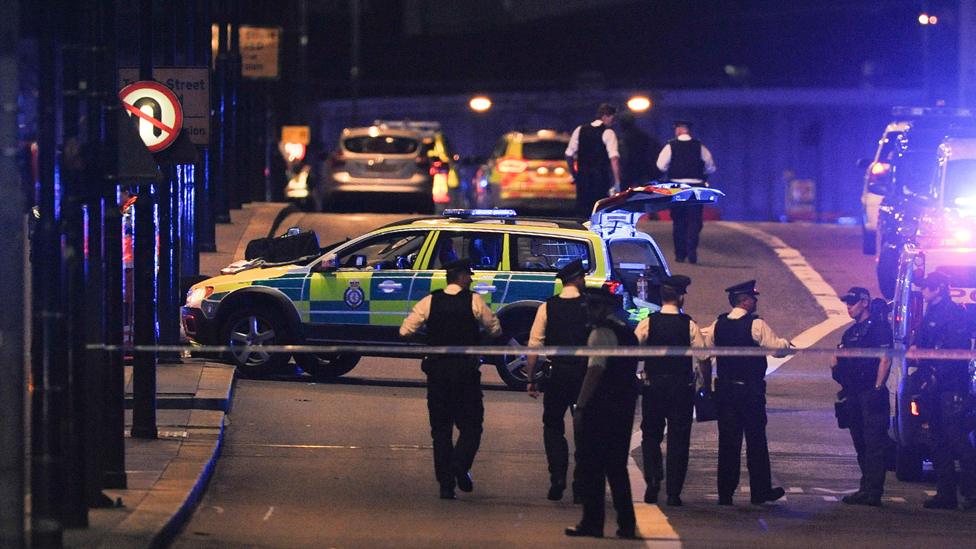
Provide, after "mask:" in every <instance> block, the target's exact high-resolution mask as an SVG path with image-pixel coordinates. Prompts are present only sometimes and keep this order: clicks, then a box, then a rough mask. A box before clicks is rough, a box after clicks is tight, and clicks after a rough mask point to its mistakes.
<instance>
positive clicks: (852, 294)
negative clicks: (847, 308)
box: [840, 286, 871, 305]
mask: <svg viewBox="0 0 976 549" xmlns="http://www.w3.org/2000/svg"><path fill="white" fill-rule="evenodd" d="M862 299H864V300H867V301H871V292H869V291H868V290H867V288H862V287H860V286H854V287H853V288H851V289H850V290H847V293H846V294H844V295H842V296H840V300H841V301H843V302H844V303H847V304H848V305H854V304H856V303H858V302H859V301H861V300H862Z"/></svg>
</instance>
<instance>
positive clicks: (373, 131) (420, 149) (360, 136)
mask: <svg viewBox="0 0 976 549" xmlns="http://www.w3.org/2000/svg"><path fill="white" fill-rule="evenodd" d="M431 142H432V138H430V137H429V136H426V135H425V134H424V132H420V131H417V130H415V129H411V128H391V127H388V126H387V125H374V126H369V127H364V128H347V129H345V130H343V131H342V135H341V136H340V137H339V146H338V147H337V149H336V150H335V152H333V153H332V154H331V155H330V156H329V158H328V159H327V160H326V161H325V166H323V169H322V177H321V179H320V181H319V185H318V186H317V189H316V192H315V195H316V196H314V200H315V206H316V209H318V210H319V211H322V210H328V209H332V208H333V205H334V204H335V201H336V200H337V199H338V198H340V195H341V196H342V197H347V196H349V195H359V196H360V197H362V198H366V199H367V200H379V201H390V200H401V199H403V198H406V199H407V200H409V201H410V206H411V207H412V208H414V209H419V210H420V211H423V212H433V211H434V202H433V172H434V171H435V170H434V169H433V168H434V167H432V165H431V163H432V159H431V156H430V155H429V154H428V152H429V150H430V148H431V145H430V143H431Z"/></svg>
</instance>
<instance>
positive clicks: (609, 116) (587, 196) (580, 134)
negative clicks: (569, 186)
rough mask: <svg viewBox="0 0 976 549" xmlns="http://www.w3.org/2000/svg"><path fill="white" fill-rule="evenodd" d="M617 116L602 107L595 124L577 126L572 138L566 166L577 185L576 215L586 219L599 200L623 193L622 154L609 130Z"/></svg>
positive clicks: (607, 106)
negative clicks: (609, 195)
mask: <svg viewBox="0 0 976 549" xmlns="http://www.w3.org/2000/svg"><path fill="white" fill-rule="evenodd" d="M616 114H617V108H616V107H614V106H613V105H610V104H608V103H603V104H601V105H600V106H599V108H597V110H596V120H594V121H593V122H590V123H589V124H583V125H581V126H577V127H576V129H575V130H573V134H572V135H571V136H570V137H569V145H568V146H567V147H566V163H567V164H569V169H570V171H571V172H573V180H574V181H575V183H576V211H577V213H578V214H579V215H582V216H584V217H589V216H590V213H591V212H592V211H593V204H594V203H595V202H596V201H597V200H600V199H602V198H606V197H607V195H608V194H609V193H610V192H611V191H612V192H616V191H619V190H620V151H619V148H618V143H617V134H616V133H614V131H613V130H612V129H611V128H610V126H611V125H613V121H614V117H615V116H616ZM574 165H575V166H576V168H575V170H574V169H573V166H574Z"/></svg>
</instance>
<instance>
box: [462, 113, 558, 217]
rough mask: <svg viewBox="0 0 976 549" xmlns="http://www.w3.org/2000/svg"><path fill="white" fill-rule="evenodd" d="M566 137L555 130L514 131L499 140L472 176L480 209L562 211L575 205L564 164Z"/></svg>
mask: <svg viewBox="0 0 976 549" xmlns="http://www.w3.org/2000/svg"><path fill="white" fill-rule="evenodd" d="M568 145H569V134H568V133H566V132H558V131H555V130H537V131H531V132H529V131H525V132H521V131H514V132H508V133H506V134H505V135H503V136H501V138H499V139H498V142H497V143H495V147H494V149H492V152H491V156H490V157H489V158H488V160H487V161H486V162H485V164H484V165H483V166H481V167H480V168H479V169H478V173H477V174H475V177H474V181H475V194H476V202H477V204H478V205H479V206H481V207H489V206H491V207H496V208H523V207H528V208H532V209H542V208H545V209H550V210H553V209H561V210H571V209H573V208H574V207H575V205H576V185H575V184H574V183H573V176H572V175H571V174H570V171H569V165H568V164H566V147H567V146H568Z"/></svg>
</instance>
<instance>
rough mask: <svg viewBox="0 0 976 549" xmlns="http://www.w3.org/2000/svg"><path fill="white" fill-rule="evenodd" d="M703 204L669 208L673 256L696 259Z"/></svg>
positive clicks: (681, 258)
mask: <svg viewBox="0 0 976 549" xmlns="http://www.w3.org/2000/svg"><path fill="white" fill-rule="evenodd" d="M703 208H704V206H676V207H674V208H671V225H672V227H671V230H672V235H673V236H674V256H675V257H676V258H678V260H682V261H683V260H684V259H685V258H688V259H691V260H692V261H698V235H699V234H700V233H701V230H702V209H703Z"/></svg>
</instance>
